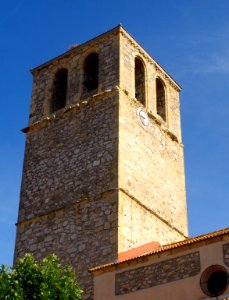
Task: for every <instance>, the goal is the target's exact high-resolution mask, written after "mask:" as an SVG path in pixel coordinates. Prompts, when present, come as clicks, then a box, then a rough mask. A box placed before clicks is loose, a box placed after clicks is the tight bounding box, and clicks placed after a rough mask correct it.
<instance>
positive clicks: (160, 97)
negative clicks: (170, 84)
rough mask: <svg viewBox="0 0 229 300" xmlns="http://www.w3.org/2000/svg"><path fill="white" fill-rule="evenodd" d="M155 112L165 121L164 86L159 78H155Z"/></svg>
mask: <svg viewBox="0 0 229 300" xmlns="http://www.w3.org/2000/svg"><path fill="white" fill-rule="evenodd" d="M156 101H157V114H158V115H159V116H160V117H161V118H162V119H163V120H164V121H166V105H165V88H164V83H163V82H162V80H161V79H159V78H157V79H156Z"/></svg>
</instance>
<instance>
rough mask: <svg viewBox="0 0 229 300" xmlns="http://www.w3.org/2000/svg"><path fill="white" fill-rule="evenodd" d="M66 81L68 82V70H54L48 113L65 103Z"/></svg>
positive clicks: (63, 105)
mask: <svg viewBox="0 0 229 300" xmlns="http://www.w3.org/2000/svg"><path fill="white" fill-rule="evenodd" d="M67 83H68V70H67V69H60V70H59V71H57V72H56V74H55V77H54V81H53V93H52V99H51V103H50V113H53V112H55V111H57V110H59V109H61V108H63V107H65V104H66V95H67Z"/></svg>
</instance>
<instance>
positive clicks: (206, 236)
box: [89, 228, 229, 272]
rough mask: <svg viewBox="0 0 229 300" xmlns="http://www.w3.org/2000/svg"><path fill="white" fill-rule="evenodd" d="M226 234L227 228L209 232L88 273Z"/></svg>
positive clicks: (227, 232)
mask: <svg viewBox="0 0 229 300" xmlns="http://www.w3.org/2000/svg"><path fill="white" fill-rule="evenodd" d="M227 234H229V228H225V229H221V230H218V231H214V232H210V233H208V234H203V235H199V236H197V237H193V238H189V239H186V240H184V241H180V242H176V243H172V244H168V245H165V246H162V247H159V248H156V249H151V250H150V251H149V252H148V253H144V254H141V255H137V256H135V257H132V258H127V259H126V260H122V261H118V262H114V263H110V264H105V265H102V266H97V267H94V268H91V269H90V270H89V272H95V271H99V270H102V269H106V268H109V267H114V266H118V265H121V264H124V263H126V262H130V261H134V260H137V259H139V258H144V257H147V256H150V255H155V254H160V253H163V252H166V251H168V250H172V249H177V248H180V247H184V246H187V245H193V244H196V243H198V242H202V241H206V240H210V239H213V238H216V237H220V236H223V235H227Z"/></svg>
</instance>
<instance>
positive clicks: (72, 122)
mask: <svg viewBox="0 0 229 300" xmlns="http://www.w3.org/2000/svg"><path fill="white" fill-rule="evenodd" d="M32 74H33V78H34V81H33V91H32V99H31V107H30V116H29V124H28V127H26V128H25V129H24V130H23V131H24V132H25V133H26V147H25V157H24V166H23V178H22V186H21V195H20V207H19V215H18V222H17V237H16V246H15V260H17V259H18V258H19V257H21V256H22V255H24V253H26V252H32V253H33V254H34V255H35V257H36V258H37V259H41V258H42V257H44V256H46V255H47V254H50V253H53V252H54V253H56V254H57V255H59V256H60V257H61V259H62V261H63V262H64V263H70V264H71V265H73V267H74V269H75V270H76V272H77V273H78V275H79V282H80V285H81V287H82V288H83V289H84V290H85V299H93V276H92V275H91V274H90V273H89V272H88V269H89V268H93V267H95V266H97V265H102V264H106V263H110V262H116V261H117V260H118V254H119V253H122V252H125V251H128V250H130V249H132V248H135V247H138V246H141V245H143V244H145V243H150V242H152V241H153V242H155V243H159V244H160V245H165V244H170V243H173V242H177V241H180V240H185V239H187V236H188V229H187V214H186V196H185V175H184V155H183V144H182V139H181V127H180V103H179V92H180V86H179V85H178V84H177V83H176V82H175V80H174V79H173V78H172V77H171V76H170V75H169V74H168V73H167V72H166V71H165V70H164V69H163V68H162V67H161V66H160V65H159V64H158V63H157V62H156V61H155V60H154V59H153V58H152V57H151V56H150V55H149V54H148V53H147V52H146V51H145V50H144V49H143V48H142V47H141V46H140V45H139V44H138V43H137V42H136V41H135V40H134V39H133V38H132V37H131V36H130V35H129V34H128V33H127V32H126V30H125V29H124V28H123V27H122V26H121V25H119V26H117V27H116V28H114V29H112V30H110V31H108V32H106V33H104V34H102V35H100V36H98V37H96V38H94V39H92V40H90V41H88V42H86V43H84V44H82V45H78V46H76V47H73V48H72V49H70V50H69V51H67V52H66V53H64V54H62V55H60V56H58V57H56V58H54V59H52V60H50V61H48V62H46V63H44V64H42V65H41V66H39V67H37V68H35V69H33V70H32Z"/></svg>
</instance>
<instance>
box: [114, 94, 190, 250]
mask: <svg viewBox="0 0 229 300" xmlns="http://www.w3.org/2000/svg"><path fill="white" fill-rule="evenodd" d="M119 107H120V112H119V115H120V122H119V124H120V126H119V158H120V159H119V187H120V188H122V189H123V190H125V191H127V195H132V196H134V198H135V199H137V201H138V202H140V203H141V207H143V206H144V207H145V208H146V209H145V212H142V208H140V206H139V205H138V206H136V204H133V205H131V207H132V208H133V207H136V211H135V213H134V214H135V215H136V216H138V217H135V220H137V219H139V222H138V224H135V225H136V226H137V228H141V230H139V231H136V230H135V231H133V230H134V229H133V230H132V233H133V232H135V234H136V235H135V236H134V237H133V236H132V238H131V239H132V242H131V243H130V241H129V240H130V238H129V235H128V234H129V230H128V227H129V225H130V223H129V222H130V218H129V216H128V215H125V213H123V212H124V211H127V209H125V208H122V209H121V210H119V211H120V216H119V224H121V225H120V226H122V228H123V229H122V238H121V237H120V238H121V240H123V241H124V242H123V243H122V242H121V243H122V245H123V248H121V249H120V248H119V251H125V250H128V249H129V247H132V246H139V245H140V244H141V243H142V236H147V235H148V234H149V230H150V228H154V230H153V232H151V234H150V237H151V238H152V240H153V241H158V242H159V243H163V244H164V243H169V242H175V241H178V240H182V239H184V238H185V236H187V215H186V197H185V177H184V165H183V164H184V161H183V147H182V145H181V144H180V143H179V142H177V141H175V140H173V138H172V137H171V135H169V133H168V132H167V131H166V128H165V130H163V127H162V126H159V125H158V124H157V123H156V122H155V121H154V119H152V118H151V117H150V116H148V122H149V124H148V125H147V126H145V125H144V124H143V123H142V122H141V119H140V116H139V109H143V108H142V107H141V105H140V104H139V103H138V102H137V101H134V100H133V99H130V98H129V97H128V96H126V95H125V93H121V96H120V106H119ZM130 201H133V200H131V199H129V201H128V202H125V203H126V205H127V206H129V203H130ZM150 211H151V212H152V213H153V216H151V217H150ZM140 215H141V217H140ZM147 216H149V218H150V219H147ZM155 216H158V218H157V221H156V222H155ZM144 218H145V222H144V221H143V219H144ZM150 220H151V221H150ZM150 222H152V223H151V225H150V226H149V223H150ZM162 223H164V224H163V225H162ZM144 224H145V225H144ZM159 224H160V226H161V228H160V230H159V227H160V226H159ZM141 226H143V227H141ZM125 228H126V233H125ZM143 228H144V229H143ZM147 228H148V229H147ZM156 228H157V230H155V229H156ZM165 228H167V233H166V235H164V233H165ZM152 235H153V236H152ZM134 241H135V243H134ZM140 241H141V242H140Z"/></svg>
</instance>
